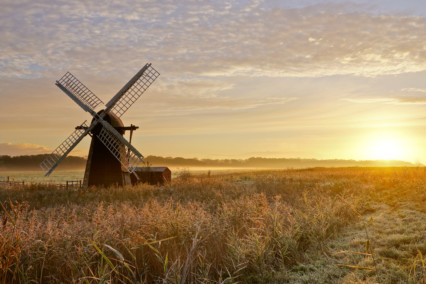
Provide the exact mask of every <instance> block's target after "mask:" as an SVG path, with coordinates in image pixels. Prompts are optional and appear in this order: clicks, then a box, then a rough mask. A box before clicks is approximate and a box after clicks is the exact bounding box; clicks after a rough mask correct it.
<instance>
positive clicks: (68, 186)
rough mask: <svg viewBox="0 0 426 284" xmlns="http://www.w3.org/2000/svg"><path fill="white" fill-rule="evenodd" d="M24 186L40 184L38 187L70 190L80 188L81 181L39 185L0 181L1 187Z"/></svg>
mask: <svg viewBox="0 0 426 284" xmlns="http://www.w3.org/2000/svg"><path fill="white" fill-rule="evenodd" d="M25 184H27V185H30V184H40V185H47V186H52V185H53V186H56V187H57V188H65V189H67V190H68V189H71V188H78V189H80V188H82V181H81V180H67V181H65V183H56V184H52V183H39V182H36V183H34V182H25V181H17V180H15V179H14V178H13V177H7V178H6V180H0V185H2V186H9V187H15V186H24V185H25Z"/></svg>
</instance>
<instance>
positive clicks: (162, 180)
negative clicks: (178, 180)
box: [130, 167, 172, 185]
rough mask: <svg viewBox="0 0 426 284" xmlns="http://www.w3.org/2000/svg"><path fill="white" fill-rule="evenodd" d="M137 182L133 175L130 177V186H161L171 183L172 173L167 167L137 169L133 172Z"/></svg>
mask: <svg viewBox="0 0 426 284" xmlns="http://www.w3.org/2000/svg"><path fill="white" fill-rule="evenodd" d="M135 173H136V174H137V175H138V177H139V180H137V179H136V177H135V175H130V178H131V181H132V184H133V185H135V184H137V183H149V184H153V185H157V184H159V185H163V184H166V183H170V182H171V181H172V171H170V169H169V168H168V167H138V168H136V170H135Z"/></svg>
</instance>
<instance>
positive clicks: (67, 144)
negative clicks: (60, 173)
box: [40, 121, 92, 176]
mask: <svg viewBox="0 0 426 284" xmlns="http://www.w3.org/2000/svg"><path fill="white" fill-rule="evenodd" d="M91 129H92V127H88V126H87V125H86V121H84V122H83V123H82V124H81V125H80V127H76V129H75V130H74V132H73V133H71V135H70V136H68V138H67V139H65V141H64V142H62V143H61V144H60V145H59V146H58V147H57V148H56V149H55V150H54V151H53V152H52V153H51V154H50V155H49V156H47V157H46V158H45V159H44V160H43V162H41V164H40V167H41V168H42V170H43V171H44V172H45V173H46V174H45V176H48V175H50V174H51V173H52V171H53V170H54V169H55V168H56V167H57V166H58V165H59V163H60V162H61V161H62V160H63V159H64V158H65V157H66V156H67V155H68V153H69V152H71V150H72V149H74V147H75V146H77V144H78V143H79V142H80V141H81V140H82V139H83V138H84V136H86V135H87V133H89V131H90V130H91Z"/></svg>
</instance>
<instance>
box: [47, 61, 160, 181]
mask: <svg viewBox="0 0 426 284" xmlns="http://www.w3.org/2000/svg"><path fill="white" fill-rule="evenodd" d="M159 75H160V73H158V72H157V71H156V70H155V69H154V68H153V67H152V66H151V64H150V63H148V64H146V65H145V66H144V67H143V68H142V69H141V70H140V71H139V72H138V73H136V75H135V76H133V78H132V79H130V81H129V82H127V84H126V85H124V87H123V88H122V89H121V90H120V91H118V93H117V94H116V95H115V96H114V97H113V98H112V99H111V100H110V101H109V102H108V103H107V104H105V105H104V108H103V109H102V110H100V111H96V110H95V109H96V108H100V107H99V106H100V105H103V102H102V101H101V100H100V99H99V98H98V97H97V96H96V95H95V94H94V93H92V92H91V91H90V90H89V89H88V88H87V87H86V86H85V85H84V84H83V83H81V82H80V81H79V80H78V79H77V78H76V77H74V76H73V75H72V74H71V73H69V72H67V73H66V74H65V75H64V76H63V77H62V78H61V79H59V80H58V81H56V85H57V86H58V87H59V88H60V89H61V90H62V91H64V93H65V94H67V95H68V96H69V97H70V98H71V99H72V100H73V101H74V102H76V103H77V104H78V105H79V106H80V107H81V108H82V109H83V110H85V111H87V112H88V113H90V114H91V115H92V117H93V118H92V121H91V123H90V125H87V124H86V121H85V122H83V123H82V124H81V125H79V126H77V127H76V128H75V131H74V132H73V133H72V134H71V135H70V136H69V137H68V138H67V139H65V141H64V142H62V144H60V145H59V146H58V147H57V148H56V149H55V150H54V151H53V152H52V153H51V154H50V155H49V156H48V157H47V158H46V159H45V160H44V161H43V162H42V163H41V164H40V167H41V168H42V169H43V171H44V172H45V176H48V175H50V174H51V173H52V171H53V170H54V169H55V168H56V167H57V166H58V165H59V163H60V162H61V161H62V160H63V159H64V158H65V157H66V156H67V155H68V154H69V153H70V152H71V151H72V149H74V147H75V146H77V144H78V143H80V141H81V140H82V139H83V138H84V137H85V136H86V135H88V134H89V135H90V136H92V142H91V144H90V150H89V155H88V159H87V164H86V171H85V173H84V186H86V187H87V186H91V185H96V186H109V185H114V184H117V185H130V184H131V179H130V174H134V175H135V177H136V179H138V176H137V174H136V172H135V170H136V168H137V166H138V165H139V164H140V163H142V162H143V156H142V154H141V153H139V151H138V150H136V148H135V147H133V146H132V145H131V144H130V143H129V142H128V141H127V140H126V139H125V138H124V137H123V134H124V132H125V131H126V130H130V141H131V139H132V132H133V131H134V130H136V129H137V127H136V126H134V125H131V126H128V127H126V126H124V124H123V122H122V121H121V119H120V117H121V116H122V115H123V114H124V113H125V112H126V111H127V110H128V109H129V108H130V106H132V105H133V103H134V102H135V101H136V100H137V99H138V98H139V97H140V96H141V95H142V94H143V93H144V92H145V91H146V89H148V87H149V86H150V85H151V84H152V83H153V82H154V81H155V79H157V77H158V76H159Z"/></svg>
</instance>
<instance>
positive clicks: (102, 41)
mask: <svg viewBox="0 0 426 284" xmlns="http://www.w3.org/2000/svg"><path fill="white" fill-rule="evenodd" d="M0 38H1V41H0V50H1V52H0V155H29V154H40V153H50V152H51V151H53V150H54V149H55V148H56V147H57V146H58V145H59V144H60V143H61V142H62V141H63V140H65V139H66V138H67V137H68V135H70V134H71V133H72V132H73V130H74V127H75V126H77V125H80V124H81V123H82V122H83V121H84V120H88V121H90V119H91V116H90V114H88V113H86V112H84V111H83V110H82V109H81V108H80V107H79V106H78V105H77V104H75V103H74V102H73V101H72V100H71V99H70V98H68V97H67V96H66V95H65V94H64V93H63V92H62V91H61V90H60V89H59V88H57V87H56V86H55V81H56V80H58V79H59V78H60V77H62V75H63V74H64V73H65V72H67V71H70V72H71V73H73V74H74V75H75V76H76V77H77V78H78V79H79V80H81V81H82V82H83V83H84V84H85V85H86V86H87V87H88V88H89V89H90V90H91V91H92V92H94V93H95V94H96V95H97V96H98V97H100V98H101V99H102V100H103V101H104V102H107V101H109V99H110V98H111V97H112V96H114V95H115V94H116V93H117V91H118V90H119V89H121V87H122V86H123V85H124V84H125V83H126V82H127V81H128V80H129V79H130V78H131V77H132V76H133V75H134V74H135V73H136V72H137V71H139V69H140V68H141V67H142V66H143V65H145V63H147V62H150V63H152V65H153V66H154V68H155V69H156V70H158V71H159V72H160V73H161V75H160V77H159V78H158V79H157V81H156V82H154V84H153V85H152V86H151V87H150V88H149V89H148V91H147V92H146V93H145V94H143V96H142V97H141V98H140V99H139V100H138V101H137V102H136V103H135V104H134V105H133V106H132V107H131V108H130V109H129V111H128V112H127V113H126V114H124V115H123V116H122V120H123V122H124V124H125V125H130V124H135V125H137V126H139V129H138V130H137V131H136V132H135V133H134V135H133V140H132V144H133V145H134V146H135V147H136V148H137V149H138V150H139V151H140V152H141V153H142V154H143V155H145V156H148V155H159V156H172V157H186V158H194V157H197V158H213V159H215V158H218V159H221V158H232V159H238V158H248V157H253V156H258V157H259V156H260V157H279V158H316V159H354V160H373V159H396V160H404V161H410V162H414V163H423V164H425V163H426V148H425V147H424V146H425V145H426V131H425V130H426V114H425V113H426V112H425V109H426V80H425V77H426V4H425V3H424V1H420V0H406V1H400V0H368V1H367V0H352V1H343V0H333V1H332V0H330V1H319V0H288V1H287V0H282V1H279V0H241V1H226V0H225V1H209V0H205V1H203V0H191V1H190V0H184V1H171V0H157V1H153V0H142V1H141V0H120V1H114V0H110V1H63V0H55V1H53V0H46V1H33V0H21V1H15V0H0ZM125 137H126V138H127V139H128V138H129V136H128V134H126V136H125ZM89 138H90V137H87V138H85V140H83V141H82V143H80V144H79V146H77V148H76V149H75V150H74V151H73V152H72V153H71V155H79V156H86V155H87V152H88V148H89V143H90V139H89Z"/></svg>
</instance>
